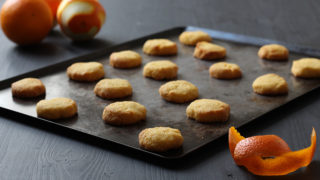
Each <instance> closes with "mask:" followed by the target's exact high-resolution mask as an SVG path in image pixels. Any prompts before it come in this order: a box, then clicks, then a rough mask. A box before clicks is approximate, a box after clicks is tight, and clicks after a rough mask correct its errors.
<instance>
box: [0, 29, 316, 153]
mask: <svg viewBox="0 0 320 180" xmlns="http://www.w3.org/2000/svg"><path fill="white" fill-rule="evenodd" d="M194 30H202V31H205V32H207V33H209V34H210V35H211V36H212V38H213V42H214V43H216V44H219V45H222V46H224V47H225V48H226V49H227V57H226V58H225V59H224V60H223V61H226V62H230V63H236V64H238V65H239V66H240V67H241V69H242V71H243V77H242V78H241V79H236V80H217V79H213V78H211V77H210V76H209V72H208V69H209V67H210V65H212V64H213V63H215V62H217V61H203V60H198V59H195V58H194V57H193V55H192V54H193V50H194V47H192V46H186V45H182V44H181V43H179V42H178V36H179V35H180V33H181V32H183V31H194ZM150 38H168V39H171V40H173V41H175V42H177V45H178V51H179V52H178V55H176V56H166V57H156V56H148V55H145V54H143V53H142V45H143V43H144V42H145V41H146V40H147V39H150ZM269 43H279V44H283V45H285V46H286V47H287V48H288V49H289V50H290V58H289V60H288V61H284V62H273V61H267V60H262V59H260V58H259V57H258V56H257V52H258V49H259V46H260V45H263V44H269ZM126 49H130V50H135V51H137V52H139V53H140V54H141V56H142V58H143V65H145V64H146V63H147V62H150V61H153V60H160V59H168V60H171V61H173V62H175V63H176V64H177V65H178V66H179V72H178V77H177V79H183V80H187V81H190V82H192V83H193V84H195V85H196V86H197V87H198V88H199V93H200V97H199V98H212V99H219V100H221V101H224V102H226V103H228V104H229V105H230V107H231V115H230V119H229V120H228V121H227V122H225V123H213V124H203V123H197V122H195V121H194V120H191V119H188V118H187V117H186V113H185V110H186V107H187V106H188V105H189V103H185V104H174V103H169V102H166V101H164V100H163V99H162V98H161V97H160V95H159V94H158V89H159V87H160V86H161V85H162V84H164V83H166V81H155V80H152V79H149V78H144V77H143V75H142V70H143V65H142V66H141V67H139V68H135V69H129V70H121V69H114V68H112V67H110V66H109V65H108V64H109V62H108V57H109V55H110V53H112V52H114V51H120V50H126ZM310 56H311V57H319V56H320V51H319V50H316V49H311V48H305V47H301V46H296V45H292V44H286V43H281V42H277V41H273V40H267V39H261V38H256V37H250V36H244V35H238V34H232V33H227V32H221V31H215V30H209V29H204V28H198V27H191V26H188V27H177V28H173V29H169V30H166V31H163V32H159V33H156V34H153V35H149V36H145V37H142V38H139V39H136V40H132V41H129V42H126V43H123V44H120V45H116V46H113V47H108V48H105V49H102V50H99V51H97V52H94V53H91V54H88V55H85V56H81V57H77V58H73V59H69V60H66V61H64V62H62V63H58V64H55V65H52V66H48V67H45V68H41V69H38V70H35V71H32V72H29V73H26V74H22V75H19V76H16V77H13V78H10V79H6V80H3V81H1V82H0V107H1V109H2V110H5V111H10V112H13V113H19V114H23V115H25V116H30V117H33V118H35V119H36V120H39V121H42V122H45V123H47V124H48V126H50V125H52V126H53V125H58V126H61V127H63V129H64V128H67V129H72V130H75V131H77V132H81V133H84V134H85V135H88V136H94V137H96V138H98V139H103V140H105V141H111V142H114V143H117V144H120V145H123V146H127V147H130V148H134V149H136V150H138V151H142V152H145V153H148V154H152V155H155V156H157V157H161V158H165V159H174V158H181V157H183V156H185V155H187V154H188V153H190V152H192V151H194V150H196V149H198V148H200V147H202V146H204V145H205V144H207V143H209V142H211V141H213V140H215V139H217V138H219V137H221V136H222V135H224V134H226V133H227V132H228V128H229V127H230V126H235V127H240V126H242V125H244V124H246V123H248V122H250V121H253V120H254V119H257V118H258V117H260V116H262V115H264V114H266V113H268V112H270V111H272V110H274V109H276V108H278V107H280V106H282V105H284V104H286V103H288V102H290V101H292V100H293V99H295V98H297V97H299V96H302V95H304V94H306V93H308V92H310V91H312V90H313V89H315V88H317V87H319V85H320V80H319V79H308V80H306V79H299V78H295V77H293V76H292V75H291V74H290V68H291V65H292V60H295V59H299V58H302V57H310ZM78 61H99V62H101V63H103V64H104V68H105V71H106V75H105V77H106V78H123V79H127V80H129V81H130V83H131V84H132V87H133V95H132V96H131V97H128V98H125V99H120V100H112V101H110V100H104V99H101V98H99V97H97V96H95V94H94V93H93V88H94V86H95V84H96V82H93V83H80V82H75V81H72V80H69V78H68V77H67V75H66V72H65V70H66V68H67V67H68V66H69V65H71V64H72V63H74V62H78ZM266 73H277V74H279V75H280V76H282V77H284V78H285V79H286V81H287V82H288V86H289V93H288V94H287V95H283V96H260V95H257V94H255V93H253V91H252V89H251V84H252V82H253V81H254V79H255V78H256V77H258V76H260V75H263V74H266ZM24 77H38V78H40V79H41V80H42V81H43V83H44V84H45V86H46V89H47V93H46V96H45V97H42V98H37V99H33V100H23V99H18V98H14V97H12V95H11V89H10V85H11V83H12V82H14V81H16V80H19V79H21V78H24ZM53 97H69V98H71V99H73V100H75V101H76V102H77V104H78V115H77V116H76V117H74V118H71V119H66V120H60V121H49V120H45V119H42V118H39V117H37V115H36V108H35V105H36V103H37V102H38V101H39V100H40V99H43V98H45V99H51V98H53ZM122 100H132V101H136V102H139V103H141V104H143V105H145V106H146V108H147V119H146V121H143V122H141V123H138V124H135V125H131V126H122V127H119V126H111V125H108V124H105V123H104V122H103V121H102V118H101V116H102V111H103V109H104V107H105V106H106V105H108V104H110V103H112V102H115V101H122ZM155 126H169V127H173V128H178V129H180V131H181V133H182V135H183V137H184V140H185V141H184V143H183V147H182V148H180V149H177V150H172V151H169V152H165V153H154V152H149V151H146V150H143V149H141V148H140V147H139V143H138V134H139V132H140V131H141V130H143V129H145V128H149V127H155Z"/></svg>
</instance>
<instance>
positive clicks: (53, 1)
mask: <svg viewBox="0 0 320 180" xmlns="http://www.w3.org/2000/svg"><path fill="white" fill-rule="evenodd" d="M45 1H46V2H47V3H48V5H49V7H50V9H51V12H52V15H53V19H56V16H57V10H58V7H59V5H60V3H61V0H45Z"/></svg>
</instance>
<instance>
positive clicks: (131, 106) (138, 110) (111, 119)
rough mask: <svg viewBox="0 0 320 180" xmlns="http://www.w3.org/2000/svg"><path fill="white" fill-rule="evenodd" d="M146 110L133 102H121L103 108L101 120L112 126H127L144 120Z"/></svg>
mask: <svg viewBox="0 0 320 180" xmlns="http://www.w3.org/2000/svg"><path fill="white" fill-rule="evenodd" d="M146 114H147V110H146V108H145V107H144V106H143V105H141V104H139V103H137V102H133V101H121V102H115V103H112V104H109V105H108V106H106V107H105V108H104V111H103V114H102V119H103V120H104V122H106V123H108V124H112V125H129V124H134V123H137V122H139V121H142V120H144V119H146Z"/></svg>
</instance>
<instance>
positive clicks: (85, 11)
mask: <svg viewBox="0 0 320 180" xmlns="http://www.w3.org/2000/svg"><path fill="white" fill-rule="evenodd" d="M105 18H106V13H105V11H104V8H103V6H102V5H101V4H100V3H99V2H98V1H97V0H63V1H62V2H61V4H60V5H59V8H58V12H57V20H58V24H59V26H60V28H61V30H62V31H63V32H64V34H65V35H67V36H68V37H70V38H71V39H72V40H74V41H82V40H89V39H92V38H93V37H94V36H95V35H96V34H97V33H98V32H99V30H100V29H101V27H102V25H103V23H104V21H105Z"/></svg>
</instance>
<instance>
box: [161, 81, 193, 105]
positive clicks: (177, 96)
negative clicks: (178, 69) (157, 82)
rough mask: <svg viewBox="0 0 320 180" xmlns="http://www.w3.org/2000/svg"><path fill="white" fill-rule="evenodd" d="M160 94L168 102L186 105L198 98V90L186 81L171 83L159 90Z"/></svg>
mask: <svg viewBox="0 0 320 180" xmlns="http://www.w3.org/2000/svg"><path fill="white" fill-rule="evenodd" d="M159 94H160V95H161V96H162V97H163V98H164V99H165V100H167V101H170V102H175V103H185V102H189V101H192V100H194V99H196V98H198V96H199V93H198V88H197V87H196V86H195V85H193V84H192V83H190V82H188V81H185V80H177V81H170V82H167V83H165V84H164V85H162V86H161V87H160V88H159Z"/></svg>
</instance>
